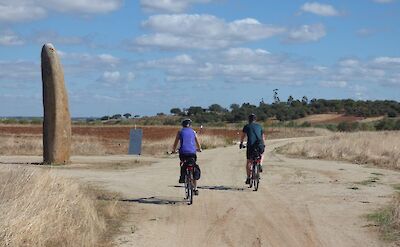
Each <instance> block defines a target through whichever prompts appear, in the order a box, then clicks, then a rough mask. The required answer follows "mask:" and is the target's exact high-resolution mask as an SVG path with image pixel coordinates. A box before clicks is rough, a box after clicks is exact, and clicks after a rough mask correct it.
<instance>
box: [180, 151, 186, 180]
mask: <svg viewBox="0 0 400 247" xmlns="http://www.w3.org/2000/svg"><path fill="white" fill-rule="evenodd" d="M179 159H180V160H181V163H180V170H181V172H180V176H179V183H184V182H185V172H186V170H185V166H184V164H183V162H184V161H185V156H184V155H183V154H179Z"/></svg>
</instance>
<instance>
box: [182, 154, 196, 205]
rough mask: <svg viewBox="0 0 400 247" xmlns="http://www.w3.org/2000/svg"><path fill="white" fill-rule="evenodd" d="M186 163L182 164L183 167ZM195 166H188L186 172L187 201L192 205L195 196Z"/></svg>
mask: <svg viewBox="0 0 400 247" xmlns="http://www.w3.org/2000/svg"><path fill="white" fill-rule="evenodd" d="M185 162H186V161H184V162H182V164H181V165H184V164H185ZM193 174H194V164H191V163H189V164H187V165H186V172H185V199H186V200H187V203H188V204H189V205H191V204H192V203H193V194H194V189H195V188H194V177H193Z"/></svg>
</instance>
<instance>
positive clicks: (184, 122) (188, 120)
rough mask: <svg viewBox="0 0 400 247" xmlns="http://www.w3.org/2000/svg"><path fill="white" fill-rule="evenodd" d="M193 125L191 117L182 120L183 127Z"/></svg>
mask: <svg viewBox="0 0 400 247" xmlns="http://www.w3.org/2000/svg"><path fill="white" fill-rule="evenodd" d="M191 125H192V120H190V119H189V118H188V119H185V120H183V121H182V127H189V126H191Z"/></svg>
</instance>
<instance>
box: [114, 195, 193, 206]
mask: <svg viewBox="0 0 400 247" xmlns="http://www.w3.org/2000/svg"><path fill="white" fill-rule="evenodd" d="M119 201H121V202H135V203H143V204H155V205H176V204H183V203H186V201H185V200H184V199H178V198H176V197H173V198H171V197H155V196H152V197H144V198H137V199H120V200H119Z"/></svg>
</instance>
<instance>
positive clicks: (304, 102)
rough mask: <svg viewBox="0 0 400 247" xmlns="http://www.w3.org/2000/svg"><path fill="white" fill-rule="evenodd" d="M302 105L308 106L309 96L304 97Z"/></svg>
mask: <svg viewBox="0 0 400 247" xmlns="http://www.w3.org/2000/svg"><path fill="white" fill-rule="evenodd" d="M301 103H302V104H303V105H307V104H308V98H307V96H303V98H302V99H301Z"/></svg>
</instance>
